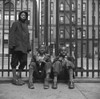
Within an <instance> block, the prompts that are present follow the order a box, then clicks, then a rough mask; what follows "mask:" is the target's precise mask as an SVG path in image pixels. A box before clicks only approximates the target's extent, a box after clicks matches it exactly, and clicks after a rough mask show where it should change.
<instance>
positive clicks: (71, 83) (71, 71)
mask: <svg viewBox="0 0 100 99" xmlns="http://www.w3.org/2000/svg"><path fill="white" fill-rule="evenodd" d="M68 72H69V88H70V89H74V87H75V86H74V80H73V74H74V71H73V69H72V68H70V69H69V70H68Z"/></svg>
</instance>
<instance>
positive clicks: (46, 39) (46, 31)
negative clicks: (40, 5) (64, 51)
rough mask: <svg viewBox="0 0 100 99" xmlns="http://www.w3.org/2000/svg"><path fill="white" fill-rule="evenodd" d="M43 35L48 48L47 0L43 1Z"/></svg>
mask: <svg viewBox="0 0 100 99" xmlns="http://www.w3.org/2000/svg"><path fill="white" fill-rule="evenodd" d="M44 34H45V44H46V46H48V0H45V27H44Z"/></svg>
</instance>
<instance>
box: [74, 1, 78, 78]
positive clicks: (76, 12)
mask: <svg viewBox="0 0 100 99" xmlns="http://www.w3.org/2000/svg"><path fill="white" fill-rule="evenodd" d="M77 3H78V0H75V16H76V19H75V25H76V28H75V51H74V53H75V67H76V68H77V46H78V44H77V43H78V41H77V27H78V26H77V25H78V24H77V17H78V11H77ZM76 76H77V72H76Z"/></svg>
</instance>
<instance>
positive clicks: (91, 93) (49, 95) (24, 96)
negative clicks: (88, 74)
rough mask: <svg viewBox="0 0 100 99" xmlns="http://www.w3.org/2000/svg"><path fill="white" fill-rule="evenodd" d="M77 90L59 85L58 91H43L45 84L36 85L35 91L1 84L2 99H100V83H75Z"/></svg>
mask: <svg viewBox="0 0 100 99" xmlns="http://www.w3.org/2000/svg"><path fill="white" fill-rule="evenodd" d="M75 82H76V83H75V89H68V85H67V84H65V83H61V82H60V83H58V89H52V88H51V86H52V83H50V88H49V89H43V83H39V82H38V83H35V84H34V85H35V89H28V85H27V82H26V84H25V85H23V86H15V85H12V84H11V82H6V83H0V99H100V83H93V82H90V83H88V82H87V83H80V82H77V81H75Z"/></svg>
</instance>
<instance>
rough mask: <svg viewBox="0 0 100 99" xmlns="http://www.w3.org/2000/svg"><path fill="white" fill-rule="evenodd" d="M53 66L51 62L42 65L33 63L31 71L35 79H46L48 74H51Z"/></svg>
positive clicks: (30, 67)
mask: <svg viewBox="0 0 100 99" xmlns="http://www.w3.org/2000/svg"><path fill="white" fill-rule="evenodd" d="M51 65H52V63H51V62H46V63H41V65H40V64H39V63H38V62H31V63H30V66H29V70H31V71H30V73H33V76H34V77H35V78H45V76H46V74H50V72H51Z"/></svg>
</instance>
